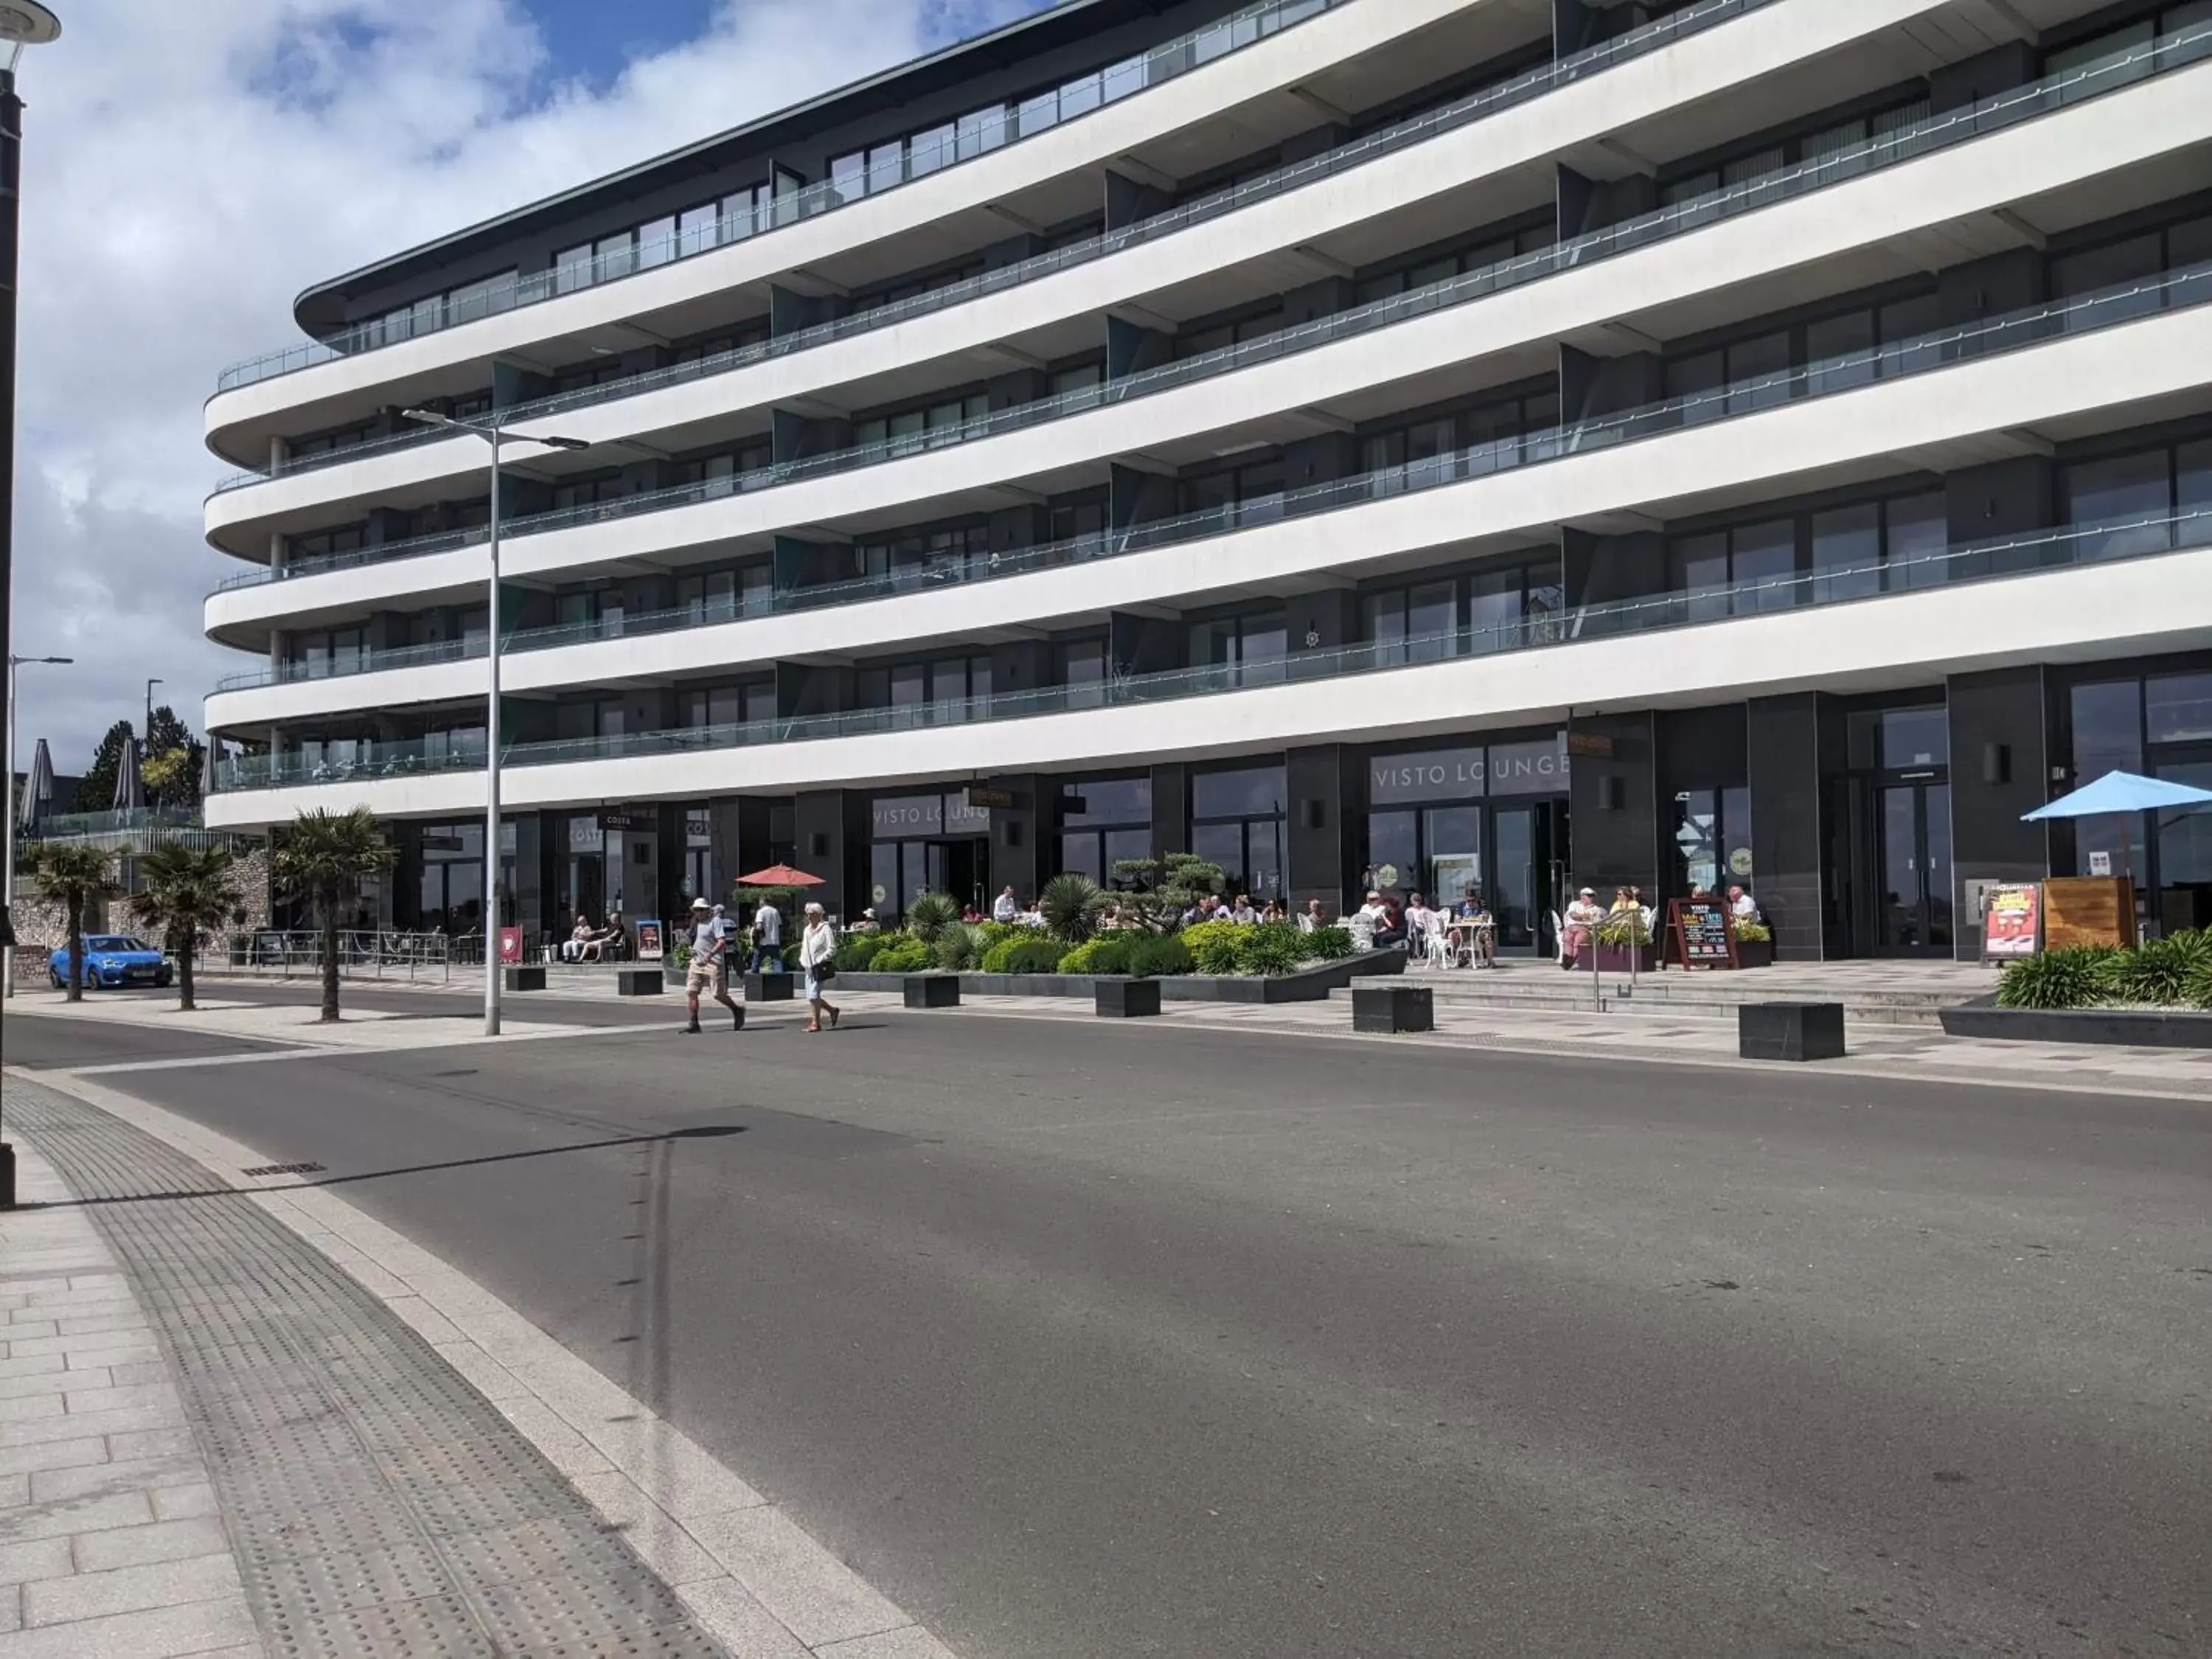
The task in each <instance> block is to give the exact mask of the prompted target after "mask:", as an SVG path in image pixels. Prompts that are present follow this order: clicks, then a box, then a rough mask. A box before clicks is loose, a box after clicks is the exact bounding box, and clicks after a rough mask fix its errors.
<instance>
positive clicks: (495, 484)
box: [399, 409, 591, 1036]
mask: <svg viewBox="0 0 2212 1659" xmlns="http://www.w3.org/2000/svg"><path fill="white" fill-rule="evenodd" d="M399 412H400V413H401V414H402V415H403V416H405V417H406V418H407V419H409V420H410V421H419V422H422V424H423V425H424V426H444V427H451V428H453V429H454V430H455V431H457V432H473V433H475V434H476V435H477V437H479V438H482V439H483V441H485V442H486V443H488V444H489V445H490V446H491V520H490V527H489V533H488V534H487V536H486V538H485V540H486V543H487V544H488V545H489V548H490V550H491V575H490V578H489V581H488V583H487V587H488V589H489V601H488V603H487V604H486V605H485V609H484V662H485V665H486V668H487V670H488V673H487V678H486V686H485V702H484V856H483V866H484V905H483V908H484V1035H485V1036H498V1035H499V927H500V921H499V915H500V911H499V897H500V893H499V865H500V835H499V828H500V826H499V445H500V440H501V438H504V437H510V436H514V437H520V438H521V441H523V442H525V443H533V444H543V445H544V446H545V447H547V448H549V449H589V448H590V447H591V445H590V444H588V443H586V441H584V440H583V439H581V438H551V437H537V436H525V435H520V434H510V433H507V432H505V431H503V430H501V427H500V423H499V422H498V420H497V419H496V418H494V419H492V420H489V421H466V420H462V419H460V418H459V417H458V416H452V415H441V414H439V413H437V412H436V411H435V410H428V409H403V410H400V411H399Z"/></svg>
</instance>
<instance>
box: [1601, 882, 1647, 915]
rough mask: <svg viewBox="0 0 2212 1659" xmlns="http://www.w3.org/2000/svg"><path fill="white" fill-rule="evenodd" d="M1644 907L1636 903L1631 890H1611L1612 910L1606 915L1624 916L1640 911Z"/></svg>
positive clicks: (1618, 888)
mask: <svg viewBox="0 0 2212 1659" xmlns="http://www.w3.org/2000/svg"><path fill="white" fill-rule="evenodd" d="M1642 908H1644V907H1643V906H1642V905H1640V904H1638V902H1636V894H1635V890H1633V889H1632V888H1627V887H1616V888H1614V889H1613V905H1612V908H1610V909H1609V910H1608V911H1607V915H1615V916H1625V915H1629V914H1630V913H1631V912H1632V911H1637V910H1641V909H1642Z"/></svg>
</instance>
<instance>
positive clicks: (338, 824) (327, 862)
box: [269, 806, 392, 1024]
mask: <svg viewBox="0 0 2212 1659" xmlns="http://www.w3.org/2000/svg"><path fill="white" fill-rule="evenodd" d="M391 865H392V847H391V844H390V843H389V842H386V840H385V839H384V835H383V832H382V831H381V830H380V829H378V828H377V827H376V815H375V814H374V813H373V812H371V811H369V810H368V808H367V807H366V806H356V807H355V808H354V809H353V811H350V812H327V811H324V810H322V809H321V808H320V807H318V808H316V809H315V811H312V812H302V813H301V814H300V815H299V816H298V817H295V818H294V819H293V820H292V822H291V823H289V825H287V826H286V827H285V829H284V831H283V834H282V835H281V836H278V837H277V839H276V845H275V846H274V847H272V848H270V854H269V873H270V877H271V878H273V879H274V880H275V882H276V886H277V888H278V890H280V891H282V892H283V893H285V894H286V895H287V896H290V897H293V898H304V899H308V900H311V901H313V904H314V907H315V919H316V921H318V922H319V924H320V926H321V927H322V930H323V1023H324V1024H334V1023H336V1021H337V1017H338V904H339V902H340V901H341V900H343V898H344V897H345V896H347V895H349V894H351V893H355V892H358V891H359V890H360V888H361V884H362V882H363V881H364V880H366V879H367V878H369V877H371V876H375V875H380V874H382V873H383V872H385V871H386V869H388V868H390V867H391Z"/></svg>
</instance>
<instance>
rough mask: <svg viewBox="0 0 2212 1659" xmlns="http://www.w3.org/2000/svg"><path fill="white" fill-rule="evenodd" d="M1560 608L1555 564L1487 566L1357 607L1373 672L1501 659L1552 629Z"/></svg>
mask: <svg viewBox="0 0 2212 1659" xmlns="http://www.w3.org/2000/svg"><path fill="white" fill-rule="evenodd" d="M1564 603H1565V597H1564V591H1563V590H1562V588H1561V586H1560V583H1559V560H1558V559H1557V558H1556V557H1547V558H1541V559H1516V560H1510V561H1506V562H1501V563H1493V564H1486V565H1484V566H1481V567H1480V568H1477V569H1474V570H1470V571H1467V572H1465V573H1463V574H1455V575H1449V576H1438V577H1434V578H1431V579H1430V580H1425V581H1418V582H1413V583H1411V584H1409V585H1408V586H1403V587H1387V588H1381V589H1377V590H1376V591H1375V592H1370V593H1367V594H1365V595H1364V596H1363V598H1362V599H1361V600H1360V607H1361V611H1362V617H1363V626H1364V632H1365V635H1366V637H1367V639H1368V640H1369V641H1371V642H1372V643H1373V645H1374V647H1375V654H1376V662H1377V663H1378V664H1379V665H1389V664H1395V663H1401V662H1434V661H1438V660H1441V659H1443V658H1446V657H1449V656H1454V655H1456V654H1458V653H1459V651H1460V650H1461V649H1462V646H1461V643H1460V641H1461V637H1462V635H1461V634H1460V630H1461V629H1462V628H1464V629H1467V630H1468V633H1467V634H1466V635H1465V638H1466V640H1467V644H1466V646H1465V647H1463V648H1465V649H1467V650H1469V651H1473V652H1475V653H1482V652H1487V651H1503V650H1507V649H1510V648H1511V647H1514V646H1516V645H1520V644H1524V643H1526V642H1527V641H1529V640H1530V639H1532V638H1537V639H1541V638H1547V637H1549V636H1550V634H1551V632H1552V630H1553V629H1555V628H1556V627H1557V626H1558V623H1559V614H1560V611H1561V609H1562V607H1563V605H1564Z"/></svg>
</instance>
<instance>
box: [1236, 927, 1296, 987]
mask: <svg viewBox="0 0 2212 1659" xmlns="http://www.w3.org/2000/svg"><path fill="white" fill-rule="evenodd" d="M1305 954H1306V952H1305V941H1304V939H1303V938H1301V937H1300V935H1299V933H1298V930H1297V928H1296V927H1292V926H1291V924H1290V923H1288V922H1286V921H1263V922H1261V924H1260V925H1259V926H1257V927H1247V928H1245V929H1244V930H1243V937H1242V938H1241V939H1238V940H1237V971H1238V972H1239V973H1243V974H1287V973H1289V972H1291V970H1292V969H1295V968H1296V967H1297V965H1298V963H1301V962H1303V961H1304V960H1305Z"/></svg>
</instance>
